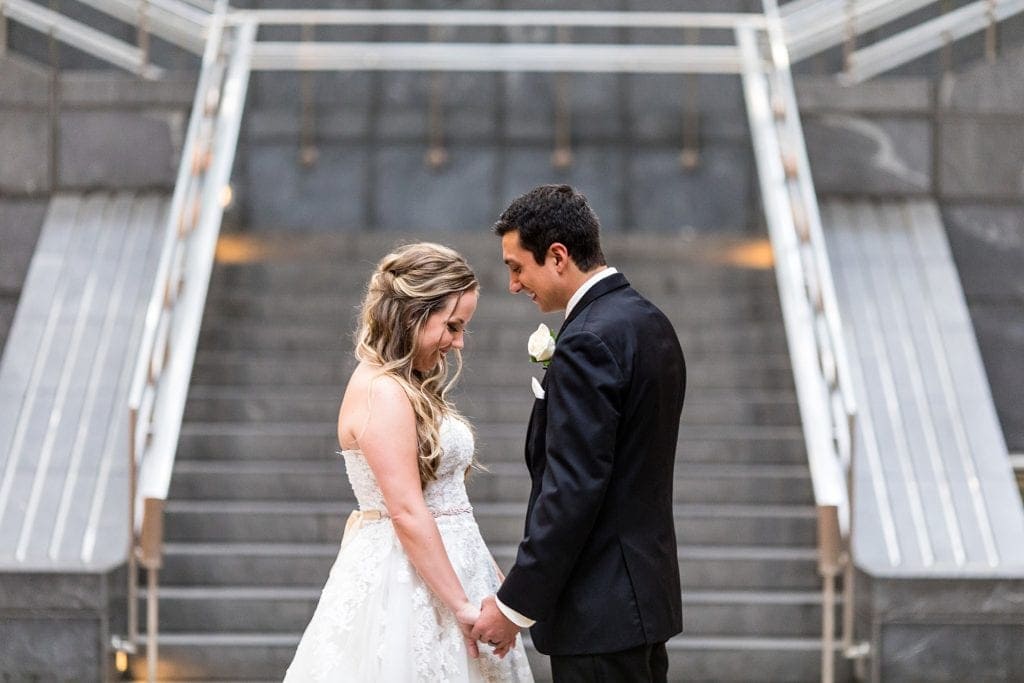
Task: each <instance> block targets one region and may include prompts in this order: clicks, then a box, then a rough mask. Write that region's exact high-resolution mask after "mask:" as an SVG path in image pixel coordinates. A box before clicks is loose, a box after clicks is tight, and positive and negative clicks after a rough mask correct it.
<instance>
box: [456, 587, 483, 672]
mask: <svg viewBox="0 0 1024 683" xmlns="http://www.w3.org/2000/svg"><path fill="white" fill-rule="evenodd" d="M479 618H480V608H479V607H477V606H476V605H474V604H473V603H471V602H469V601H466V602H465V603H464V604H463V605H462V606H461V607H459V608H458V609H457V610H455V619H456V620H458V622H459V628H460V629H461V630H462V638H463V640H465V641H466V649H467V650H469V654H470V656H471V657H472V658H473V659H477V658H478V657H479V656H480V647H479V645H478V644H477V642H476V638H474V637H473V636H472V633H473V625H474V624H476V620H477V619H479Z"/></svg>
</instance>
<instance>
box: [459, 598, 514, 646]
mask: <svg viewBox="0 0 1024 683" xmlns="http://www.w3.org/2000/svg"><path fill="white" fill-rule="evenodd" d="M517 635H519V627H518V626H516V625H515V624H513V623H512V622H511V621H509V620H508V617H506V616H505V615H504V614H502V612H501V610H500V609H498V603H497V602H495V600H494V596H493V595H491V596H488V597H486V598H484V601H483V602H482V603H481V604H480V612H479V617H478V618H477V620H476V624H475V625H474V626H473V630H472V633H471V636H472V638H473V639H474V640H479V641H482V642H484V643H487V644H488V645H491V646H493V647H494V654H496V655H498V657H500V658H502V659H504V657H505V655H507V654H508V651H509V650H511V649H512V647H513V646H514V645H515V644H516V636H517Z"/></svg>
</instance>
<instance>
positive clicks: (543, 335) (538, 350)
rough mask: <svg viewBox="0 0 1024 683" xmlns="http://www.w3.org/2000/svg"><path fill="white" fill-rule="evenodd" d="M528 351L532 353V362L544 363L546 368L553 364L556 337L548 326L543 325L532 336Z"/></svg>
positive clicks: (527, 346)
mask: <svg viewBox="0 0 1024 683" xmlns="http://www.w3.org/2000/svg"><path fill="white" fill-rule="evenodd" d="M526 350H527V351H529V353H530V360H532V361H533V362H534V363H542V364H543V365H544V367H545V368H546V367H547V366H548V365H550V364H551V357H552V356H553V355H555V335H554V333H552V332H551V330H549V329H548V326H547V325H545V324H544V323H541V324H540V325H539V326H538V327H537V331H536V332H534V333H533V334H531V335H530V339H529V341H528V342H527V343H526Z"/></svg>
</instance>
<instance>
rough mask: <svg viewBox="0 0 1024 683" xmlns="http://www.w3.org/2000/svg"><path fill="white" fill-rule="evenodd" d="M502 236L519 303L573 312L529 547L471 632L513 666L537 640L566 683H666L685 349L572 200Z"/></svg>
mask: <svg viewBox="0 0 1024 683" xmlns="http://www.w3.org/2000/svg"><path fill="white" fill-rule="evenodd" d="M494 231H495V233H497V234H498V235H500V236H501V245H502V256H503V258H504V261H505V264H506V265H507V266H508V269H509V291H510V292H511V293H513V294H517V293H519V292H524V293H526V294H527V296H529V297H530V299H531V300H533V302H534V303H536V304H537V306H538V308H540V310H541V311H542V312H545V313H546V312H550V311H559V310H565V322H564V323H563V324H562V328H561V330H559V333H558V336H557V342H556V346H555V352H554V355H553V356H552V358H551V362H550V365H549V366H548V368H547V370H546V371H544V379H543V382H541V389H542V390H541V391H538V392H537V396H538V398H537V400H536V401H535V402H534V406H533V413H532V415H531V416H530V425H529V428H528V429H527V435H526V465H527V467H528V468H529V470H530V479H531V481H532V488H531V491H530V502H529V506H528V507H527V511H526V529H525V533H524V537H523V541H522V542H521V543H520V544H519V551H518V555H517V557H516V563H515V566H513V567H512V569H511V570H510V571H509V573H508V577H507V578H506V579H505V581H504V583H503V584H502V586H501V588H500V589H499V590H498V594H497V596H496V598H493V597H489V598H486V599H485V600H484V603H483V605H482V607H481V614H480V619H479V620H478V621H477V622H476V626H475V627H474V630H473V635H474V637H476V638H478V639H479V640H482V641H484V642H487V643H490V644H492V645H495V646H496V647H495V651H496V652H497V653H499V654H502V653H503V652H504V651H507V648H508V647H509V646H510V644H511V643H512V642H513V639H514V638H515V635H516V633H517V632H518V629H519V628H520V627H523V628H525V627H532V630H531V634H532V636H533V642H534V644H535V645H536V646H537V649H538V650H540V651H541V652H543V653H545V654H549V655H551V670H552V674H553V676H554V680H555V681H556V683H567V682H569V681H616V682H617V681H665V680H666V672H667V670H668V656H667V653H666V650H665V641H666V640H668V639H669V638H670V637H671V636H673V635H675V634H676V633H679V632H680V631H681V630H682V600H681V592H680V587H679V564H678V560H677V557H676V537H675V528H674V525H673V516H672V480H673V476H672V471H673V465H674V463H675V450H676V437H677V435H678V431H679V416H680V412H681V411H682V407H683V394H684V392H685V388H686V365H685V363H684V361H683V354H682V351H681V350H680V348H679V341H678V339H677V338H676V334H675V331H674V330H673V328H672V324H671V323H670V322H669V320H668V318H666V317H665V315H664V314H663V313H662V312H661V311H660V310H658V308H657V307H656V306H654V304H652V303H651V302H649V301H648V300H647V299H645V298H644V297H642V296H641V295H640V294H639V293H637V291H636V290H634V289H633V288H632V287H631V286H630V285H629V282H628V281H627V280H626V278H625V277H624V276H623V275H622V274H620V273H618V272H617V271H616V270H615V269H614V268H609V267H608V266H607V264H606V262H605V259H604V255H603V254H602V252H601V242H600V237H599V226H598V221H597V217H596V216H595V215H594V213H593V211H592V210H591V209H590V206H589V205H588V203H587V200H586V197H584V196H583V195H582V194H580V193H578V192H576V191H575V190H574V189H573V188H571V187H569V186H567V185H544V186H541V187H538V188H535V189H534V190H532V191H530V192H528V193H526V194H525V195H523V196H521V197H519V198H518V199H516V200H515V201H514V202H512V204H511V205H510V206H509V207H508V208H507V209H506V210H505V212H504V213H503V214H502V215H501V218H500V219H499V220H498V222H497V223H496V224H495V226H494ZM524 341H525V340H524ZM537 370H538V371H540V368H539V367H538V368H537Z"/></svg>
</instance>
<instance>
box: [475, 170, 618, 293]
mask: <svg viewBox="0 0 1024 683" xmlns="http://www.w3.org/2000/svg"><path fill="white" fill-rule="evenodd" d="M513 230H518V231H519V243H520V244H521V245H522V246H523V249H526V250H528V251H529V252H530V253H532V254H533V259H534V260H535V261H536V262H537V263H538V264H543V263H544V257H545V255H546V254H547V251H548V247H550V246H551V245H552V244H553V243H555V242H561V243H562V244H564V245H565V248H566V250H568V252H569V256H570V257H571V258H572V260H573V261H574V262H575V263H576V266H577V267H578V268H579V269H580V270H582V271H583V272H584V273H586V272H588V271H590V270H592V269H594V268H596V267H597V266H603V265H606V264H607V262H606V261H605V259H604V253H603V252H602V251H601V235H600V232H601V226H600V224H599V223H598V221H597V216H596V215H594V212H593V210H592V209H591V208H590V204H588V203H587V198H586V197H585V196H583V193H581V192H577V191H576V190H574V189H573V188H571V187H569V186H568V185H541V186H540V187H535V188H533V189H532V190H530V191H529V192H527V193H526V194H524V195H522V196H521V197H518V198H517V199H516V200H515V201H513V202H512V203H511V204H509V206H508V208H507V209H505V211H504V212H503V213H502V214H501V217H500V218H499V219H498V222H497V223H495V224H494V232H495V234H497V235H499V236H503V235H505V233H508V232H512V231H513Z"/></svg>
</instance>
